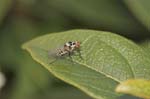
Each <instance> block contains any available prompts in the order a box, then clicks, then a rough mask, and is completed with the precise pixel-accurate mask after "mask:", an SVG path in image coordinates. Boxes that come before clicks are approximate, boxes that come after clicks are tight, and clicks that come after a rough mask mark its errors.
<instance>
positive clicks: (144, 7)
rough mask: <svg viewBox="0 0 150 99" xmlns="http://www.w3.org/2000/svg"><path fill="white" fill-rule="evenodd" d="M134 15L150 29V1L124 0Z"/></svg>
mask: <svg viewBox="0 0 150 99" xmlns="http://www.w3.org/2000/svg"><path fill="white" fill-rule="evenodd" d="M124 1H125V3H126V4H127V6H128V7H129V9H130V10H131V11H132V12H133V13H134V15H135V16H136V17H137V18H138V19H139V20H140V21H141V22H142V23H143V24H144V25H145V27H147V28H148V29H149V30H150V11H149V10H150V6H149V4H150V1H149V0H124Z"/></svg>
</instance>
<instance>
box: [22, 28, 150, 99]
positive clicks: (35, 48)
mask: <svg viewBox="0 0 150 99" xmlns="http://www.w3.org/2000/svg"><path fill="white" fill-rule="evenodd" d="M67 41H80V42H81V48H80V50H81V51H80V52H81V56H82V58H83V59H82V58H80V57H79V55H78V53H74V54H73V55H72V56H71V57H72V59H71V58H69V57H64V58H59V59H57V60H56V57H54V56H49V54H48V53H49V52H55V51H57V49H58V48H59V46H63V44H64V43H65V42H67ZM23 49H25V50H27V51H28V52H29V53H30V54H31V56H32V57H33V59H34V60H36V61H37V62H39V63H40V64H42V65H43V66H44V67H45V68H46V69H48V70H49V71H50V72H51V73H52V74H53V75H55V76H56V77H58V78H59V79H61V80H63V81H65V82H67V83H69V84H71V85H73V86H75V87H77V88H79V89H81V90H82V91H84V92H86V93H87V94H89V95H90V96H92V97H94V98H96V99H117V98H119V97H120V96H121V95H120V94H118V93H116V92H115V88H116V86H117V85H118V84H119V83H120V82H122V81H124V80H127V79H130V78H145V79H149V75H150V71H149V69H150V66H149V64H150V59H149V58H148V56H147V54H146V53H145V52H144V51H143V49H142V48H141V47H139V46H138V45H136V44H135V43H133V42H132V41H130V40H128V39H126V38H124V37H121V36H119V35H116V34H113V33H110V32H104V31H94V30H70V31H65V32H60V33H52V34H48V35H44V36H41V37H38V38H35V39H33V40H31V41H29V42H27V43H25V44H24V45H23ZM54 60H56V61H54ZM52 61H54V62H53V63H51V62H52ZM119 99H120V98H119Z"/></svg>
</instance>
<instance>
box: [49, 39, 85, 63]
mask: <svg viewBox="0 0 150 99" xmlns="http://www.w3.org/2000/svg"><path fill="white" fill-rule="evenodd" d="M80 45H81V43H80V42H79V41H68V42H66V43H65V44H64V45H63V48H60V49H58V50H57V52H56V56H57V58H61V57H65V56H69V57H70V58H71V59H72V57H71V55H72V54H74V52H75V51H77V52H78V53H79V55H80V58H82V56H81V53H80ZM57 58H56V60H57ZM56 60H54V61H56ZM54 61H53V62H54ZM53 62H51V63H53Z"/></svg>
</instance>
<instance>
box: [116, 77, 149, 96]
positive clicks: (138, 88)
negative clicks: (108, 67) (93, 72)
mask: <svg viewBox="0 0 150 99" xmlns="http://www.w3.org/2000/svg"><path fill="white" fill-rule="evenodd" d="M116 91H117V92H120V93H126V94H131V95H134V96H138V97H141V98H144V99H150V81H148V80H143V79H134V80H127V81H125V82H122V83H121V84H120V85H119V86H117V88H116Z"/></svg>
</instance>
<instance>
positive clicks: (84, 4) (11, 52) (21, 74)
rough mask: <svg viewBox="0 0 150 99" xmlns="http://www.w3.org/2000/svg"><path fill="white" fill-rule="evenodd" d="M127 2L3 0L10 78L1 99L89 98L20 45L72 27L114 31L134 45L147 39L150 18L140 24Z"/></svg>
mask: <svg viewBox="0 0 150 99" xmlns="http://www.w3.org/2000/svg"><path fill="white" fill-rule="evenodd" d="M124 1H125V2H124ZM124 1H123V0H0V56H1V57H0V72H1V73H3V75H4V76H5V79H6V82H5V85H4V86H3V87H2V88H0V99H91V98H90V97H89V96H87V95H86V94H84V93H83V92H81V91H80V90H78V89H76V88H74V87H72V86H70V85H68V84H66V83H64V82H63V81H60V80H58V79H57V78H55V77H54V76H53V75H51V74H50V73H49V72H48V71H47V70H46V69H44V68H43V67H42V66H40V65H39V64H37V63H36V62H34V61H33V60H32V58H31V57H30V56H29V55H28V54H27V53H26V52H24V51H23V50H22V49H21V44H22V43H24V42H26V41H28V40H30V39H32V38H34V37H37V36H40V35H44V34H46V33H52V32H59V31H65V30H70V29H95V30H104V31H111V32H114V33H117V34H120V35H122V36H125V37H127V38H129V39H131V40H133V41H135V42H142V41H144V40H147V39H149V38H150V33H149V31H148V30H149V28H147V27H149V26H148V25H149V24H148V23H149V22H150V21H149V19H148V22H147V21H145V20H144V19H143V17H142V22H141V20H140V17H139V16H138V17H137V15H139V14H135V13H134V10H130V9H131V8H132V4H130V2H128V0H124ZM137 1H138V0H137ZM146 1H147V3H149V4H150V1H148V0H146ZM131 3H133V2H131ZM147 3H143V4H147ZM129 5H130V6H129ZM134 8H135V7H134ZM140 11H141V10H140ZM141 12H142V11H141ZM149 15H150V14H149ZM144 21H145V22H147V24H146V25H147V26H145V25H144V24H143V23H144ZM0 80H2V79H0Z"/></svg>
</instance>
